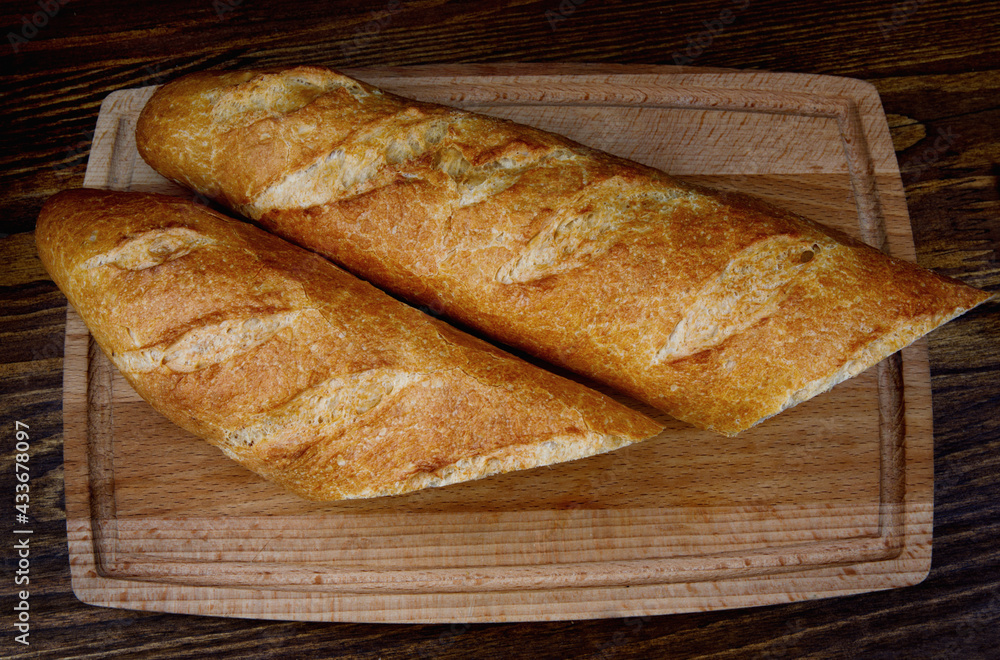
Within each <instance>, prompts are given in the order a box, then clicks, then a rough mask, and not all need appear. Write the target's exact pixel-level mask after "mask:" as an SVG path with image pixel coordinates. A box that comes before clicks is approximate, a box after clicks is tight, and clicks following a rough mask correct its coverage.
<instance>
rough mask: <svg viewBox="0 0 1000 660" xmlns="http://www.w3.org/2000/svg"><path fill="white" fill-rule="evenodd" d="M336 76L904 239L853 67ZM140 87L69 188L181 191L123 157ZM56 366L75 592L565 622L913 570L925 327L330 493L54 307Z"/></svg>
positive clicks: (929, 502) (904, 252)
mask: <svg viewBox="0 0 1000 660" xmlns="http://www.w3.org/2000/svg"><path fill="white" fill-rule="evenodd" d="M348 73H350V74H351V75H354V76H356V77H358V78H361V79H364V80H367V81H369V82H372V83H374V84H376V85H380V86H382V87H383V88H385V89H388V90H390V91H394V92H397V93H400V94H404V95H408V96H412V97H417V98H421V99H424V100H431V101H439V102H444V103H448V104H452V105H457V106H461V107H465V108H470V109H474V110H478V111H482V112H487V113H491V114H495V115H500V116H504V117H508V118H512V119H515V120H519V121H522V122H525V123H529V124H534V125H536V126H540V127H542V128H546V129H550V130H553V131H556V132H559V133H563V134H566V135H569V136H571V137H573V138H575V139H577V140H579V141H580V142H583V143H585V144H588V145H591V146H594V147H599V148H602V149H605V150H607V151H611V152H614V153H616V154H619V155H622V156H626V157H629V158H632V159H634V160H638V161H640V162H643V163H647V164H649V165H653V166H656V167H659V168H662V169H664V170H666V171H668V172H671V173H674V174H678V175H683V176H685V177H687V178H689V179H691V180H693V181H696V182H699V183H705V184H710V185H714V186H716V187H721V188H727V189H738V190H743V191H747V192H751V193H756V194H758V195H760V196H762V197H765V198H767V199H769V200H771V201H773V202H776V203H778V204H780V205H783V206H786V207H788V208H790V209H792V210H794V211H797V212H799V213H802V214H804V215H806V216H808V217H811V218H814V219H816V220H819V221H821V222H824V223H826V224H829V225H833V226H835V227H837V228H839V229H842V230H844V231H847V232H848V233H851V234H854V235H856V236H860V237H862V238H864V239H865V240H867V241H868V242H870V243H873V244H876V245H879V246H881V247H883V248H884V249H887V250H888V251H889V252H890V253H891V254H893V255H895V256H899V257H903V258H905V259H909V260H913V259H914V251H913V242H912V237H911V234H910V224H909V218H908V216H907V211H906V204H905V199H904V195H903V189H902V184H901V180H900V175H899V171H898V169H897V165H896V161H895V156H894V153H893V149H892V143H891V141H890V138H889V131H888V127H887V124H886V120H885V116H884V114H883V111H882V108H881V104H880V101H879V98H878V95H877V93H876V91H875V89H874V88H873V87H872V86H870V85H868V84H866V83H863V82H860V81H857V80H849V79H843V78H832V77H825V76H815V75H799V74H778V73H765V72H732V71H717V70H690V69H680V68H675V67H616V68H610V67H605V66H602V67H600V68H595V67H586V66H563V67H554V66H552V65H544V66H542V65H518V66H457V65H456V66H435V67H418V68H408V69H379V70H355V71H350V72H348ZM151 93H152V88H143V89H132V90H123V91H120V92H116V93H114V94H112V95H111V96H109V97H108V98H107V100H106V101H105V102H104V105H103V106H102V108H101V113H100V117H99V119H98V124H97V129H96V133H95V137H94V143H93V148H92V151H91V156H90V162H89V165H88V168H87V176H86V182H85V185H86V186H88V187H96V188H112V189H118V190H138V191H160V192H168V193H171V194H176V195H186V196H191V193H189V192H186V191H184V190H181V189H180V188H178V187H176V186H174V185H172V184H170V183H168V182H167V181H165V180H164V179H162V178H160V177H159V176H158V175H157V174H155V173H154V172H153V171H152V170H150V169H149V167H147V166H146V165H145V163H143V162H142V160H141V159H140V158H139V156H138V154H137V152H136V149H135V142H134V136H133V131H134V127H135V121H136V117H137V116H138V113H139V111H140V110H141V108H142V106H143V104H144V103H145V101H146V100H147V99H148V98H149V95H150V94H151ZM607 313H609V314H614V313H615V310H614V309H609V310H607ZM65 364H66V376H65V404H64V415H65V458H66V510H67V527H68V532H69V550H70V561H71V566H72V576H73V588H74V590H75V592H76V594H77V596H78V597H79V598H80V599H81V600H83V601H84V602H87V603H93V604H95V605H105V606H112V607H125V608H135V609H143V610H154V611H165V612H182V613H193V614H208V615H217V616H239V617H260V618H274V619H294V620H327V621H382V622H480V621H523V620H552V619H583V618H595V617H619V616H636V615H652V614H662V613H670V612H684V611H691V610H707V609H719V608H733V607H744V606H751V605H763V604H769V603H780V602H787V601H796V600H803V599H808V598H820V597H826V596H836V595H842V594H851V593H858V592H865V591H872V590H878V589H888V588H893V587H903V586H907V585H912V584H915V583H917V582H919V581H920V580H922V579H923V578H924V576H925V575H926V574H927V571H928V570H929V568H930V560H931V519H932V508H933V469H932V431H931V407H930V402H931V401H930V377H929V369H928V363H927V350H926V346H925V344H924V343H923V342H918V343H917V344H915V345H914V346H912V347H910V348H908V349H905V350H904V351H903V352H902V353H901V355H897V356H896V357H894V358H892V359H890V360H886V361H885V362H883V363H882V364H881V365H879V366H878V367H875V368H873V369H871V370H869V371H868V372H866V373H864V374H862V375H860V376H859V377H857V378H855V379H853V380H850V381H848V382H846V383H843V384H841V385H838V386H837V387H836V388H835V389H834V390H832V391H831V392H829V393H827V394H824V395H822V396H820V397H817V398H816V399H813V400H811V401H808V402H806V403H804V404H802V405H800V406H798V407H796V408H794V409H792V410H790V411H788V412H785V413H783V414H782V415H779V416H778V417H776V418H774V419H772V420H769V421H768V422H766V423H764V424H763V425H761V426H759V427H757V428H755V429H752V430H750V431H747V432H745V433H743V434H740V435H739V436H737V437H735V438H724V437H722V436H719V435H715V434H712V433H708V432H703V431H698V430H695V429H693V428H691V427H689V426H687V425H685V424H682V423H679V422H676V421H672V420H667V429H666V430H665V431H664V432H663V433H662V434H661V435H660V436H658V437H657V438H655V439H652V440H649V441H647V442H645V443H641V444H639V445H635V446H632V447H628V448H626V449H623V450H620V451H617V452H614V453H611V454H607V455H603V456H596V457H593V458H588V459H584V460H580V461H576V462H572V463H568V464H563V465H559V466H555V467H544V468H538V469H535V470H530V471H527V472H523V473H516V474H511V475H504V476H499V477H493V478H489V479H485V480H481V481H477V482H472V483H466V484H458V485H455V486H449V487H447V488H439V489H432V490H428V491H424V492H419V493H415V494H411V495H406V496H400V497H392V498H382V499H376V500H369V501H354V502H346V503H334V504H317V503H310V502H305V501H302V500H299V499H297V498H295V497H294V496H291V495H288V494H286V493H284V492H282V491H281V490H279V489H278V488H277V487H275V486H272V485H271V484H269V483H267V482H265V481H262V480H261V479H259V478H258V477H256V476H255V475H253V474H252V473H250V472H248V471H246V470H244V469H243V468H242V467H240V466H239V465H237V464H236V463H233V462H231V461H230V460H228V459H227V458H225V457H224V456H223V455H222V453H221V452H219V451H218V450H216V449H215V448H213V447H211V446H209V445H208V444H206V443H204V442H202V441H200V440H198V439H196V438H194V437H192V436H191V435H189V434H188V433H186V432H184V431H183V430H181V429H179V428H177V427H176V426H174V425H173V424H171V423H170V422H168V421H167V420H166V419H164V418H162V417H161V416H159V415H158V414H157V413H156V412H154V411H153V410H152V408H150V407H149V406H148V405H147V404H146V403H145V402H144V401H142V400H141V399H140V398H139V397H138V396H137V395H136V394H135V393H134V392H133V391H132V389H131V388H130V387H129V385H128V384H127V383H126V382H125V380H124V379H123V378H122V377H121V376H120V375H119V374H118V373H117V371H116V370H115V369H114V367H113V366H111V364H110V363H109V362H108V360H107V359H106V358H105V357H104V355H103V354H102V353H101V351H100V349H99V348H97V347H96V345H95V344H94V343H93V341H92V340H91V338H90V336H89V334H88V332H87V329H86V327H85V326H84V325H83V324H82V322H81V321H80V319H79V317H78V316H77V315H76V314H75V312H73V310H72V309H71V310H70V311H69V315H68V319H67V326H66V360H65ZM633 405H637V406H638V405H639V404H635V403H633ZM640 407H642V406H640ZM642 408H643V409H645V410H648V409H647V408H644V407H642Z"/></svg>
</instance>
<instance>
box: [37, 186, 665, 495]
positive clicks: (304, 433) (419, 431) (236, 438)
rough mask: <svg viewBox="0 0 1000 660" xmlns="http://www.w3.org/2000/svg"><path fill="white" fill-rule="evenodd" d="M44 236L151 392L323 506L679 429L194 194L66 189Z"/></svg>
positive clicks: (107, 341) (51, 261) (85, 308)
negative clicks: (209, 206)
mask: <svg viewBox="0 0 1000 660" xmlns="http://www.w3.org/2000/svg"><path fill="white" fill-rule="evenodd" d="M36 241H37V244H38V251H39V255H40V256H41V259H42V263H43V264H44V265H45V268H46V269H47V270H48V272H49V273H50V274H51V275H52V278H53V280H54V281H55V282H56V284H57V285H58V286H59V288H60V289H61V290H62V291H63V292H64V293H65V294H66V296H67V298H69V301H70V303H71V304H72V305H73V307H74V308H75V309H76V310H77V312H78V313H79V314H80V316H81V317H82V318H83V320H84V321H85V322H86V324H87V327H88V328H90V331H91V333H92V334H93V336H94V339H95V340H97V342H98V344H100V346H101V348H102V349H103V350H104V352H105V353H106V354H107V355H108V356H109V357H110V359H111V361H112V362H113V363H114V364H115V366H116V367H117V368H118V369H119V370H120V371H121V372H122V374H123V375H124V376H125V378H126V379H127V380H128V381H129V383H131V385H132V387H134V388H135V390H136V392H138V393H139V394H140V395H141V396H142V397H143V398H144V399H145V400H146V401H148V402H149V403H150V404H151V405H152V406H153V407H154V408H155V409H157V410H158V411H160V412H161V413H162V414H163V415H165V416H166V417H168V418H169V419H171V420H172V421H174V422H175V423H177V424H178V425H180V426H182V427H184V428H186V429H187V430H189V431H191V432H192V433H194V434H196V435H198V436H200V437H202V438H204V439H205V440H207V441H209V442H210V443H212V444H214V445H216V446H218V447H219V448H221V449H222V451H223V452H225V453H226V454H227V455H228V456H230V457H231V458H233V459H235V460H237V461H239V462H240V463H242V464H243V465H244V466H246V467H247V468H249V469H250V470H253V471H254V472H256V473H258V474H260V475H262V476H264V477H265V478H267V479H270V480H271V481H274V482H276V483H278V484H280V485H281V486H284V487H285V488H287V489H289V490H291V491H293V492H295V493H297V494H298V495H300V496H302V497H305V498H309V499H314V500H336V499H344V498H359V497H375V496H380V495H392V494H398V493H405V492H409V491H413V490H417V489H420V488H426V487H430V486H443V485H446V484H451V483H456V482H460V481H467V480H469V479H477V478H480V477H484V476H487V475H490V474H496V473H501V472H510V471H513V470H522V469H526V468H531V467H535V466H539V465H548V464H551V463H556V462H560V461H568V460H573V459H577V458H581V457H584V456H590V455H593V454H598V453H602V452H606V451H610V450H613V449H617V448H619V447H622V446H625V445H628V444H630V443H632V442H636V441H638V440H642V439H644V438H647V437H649V436H652V435H654V434H656V433H657V432H659V431H660V429H661V426H660V425H659V424H657V423H656V422H654V421H653V420H651V419H649V418H648V417H646V416H645V415H642V414H640V413H638V412H635V411H633V410H632V409H630V408H628V407H626V406H624V405H622V404H619V403H617V402H615V401H613V400H612V399H610V398H608V397H606V396H604V395H602V394H599V393H597V392H595V391H593V390H591V389H589V388H587V387H584V386H583V385H580V384H578V383H575V382H572V381H570V380H567V379H565V378H561V377H559V376H556V375H554V374H551V373H549V372H546V371H544V370H542V369H540V368H538V367H535V366H533V365H530V364H528V363H526V362H524V361H522V360H519V359H516V358H514V357H512V356H509V355H507V354H506V353H504V352H502V351H500V350H499V349H497V348H495V347H493V346H491V345H489V344H487V343H485V342H483V341H481V340H479V339H475V338H473V337H470V336H468V335H466V334H464V333H461V332H459V331H457V330H455V329H454V328H452V327H451V326H449V325H448V324H446V323H444V322H441V321H438V320H436V319H433V318H431V317H429V316H427V315H426V314H423V313H421V312H419V311H417V310H415V309H413V308H411V307H409V306H408V305H406V304H404V303H402V302H399V301H398V300H395V299H393V298H391V297H390V296H388V295H387V294H385V293H383V292H382V291H379V290H378V289H376V288H375V287H373V286H371V285H370V284H368V283H366V282H362V281H360V280H358V279H357V278H355V277H354V276H352V275H349V274H347V273H345V272H344V271H342V270H340V269H339V268H337V267H336V266H334V265H333V264H331V263H330V262H328V261H326V260H325V259H323V258H322V257H320V256H318V255H316V254H313V253H311V252H307V251H305V250H303V249H301V248H298V247H296V246H294V245H291V244H290V243H287V242H285V241H283V240H281V239H279V238H277V237H275V236H272V235H270V234H268V233H266V232H264V231H261V230H260V229H257V228H256V227H253V226H251V225H249V224H247V223H244V222H239V221H235V220H231V219H228V218H225V217H223V216H221V215H219V214H217V213H215V212H214V211H211V210H208V209H206V208H204V207H201V206H198V205H196V204H194V203H192V202H189V201H186V200H182V199H179V198H174V197H167V196H163V195H153V194H141V193H119V192H106V191H98V190H74V191H67V192H63V193H60V194H58V195H56V196H54V197H53V198H51V199H49V200H48V201H47V202H46V204H45V206H44V207H43V209H42V212H41V215H40V217H39V219H38V225H37V230H36Z"/></svg>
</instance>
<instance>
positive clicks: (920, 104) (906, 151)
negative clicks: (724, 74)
mask: <svg viewBox="0 0 1000 660" xmlns="http://www.w3.org/2000/svg"><path fill="white" fill-rule="evenodd" d="M4 9H5V11H4V12H3V15H4V17H5V20H4V25H5V27H6V29H5V31H4V34H6V33H7V32H8V31H10V32H13V33H15V34H20V33H21V30H23V29H24V24H23V22H22V18H26V19H27V20H29V21H30V20H31V17H32V16H33V15H34V14H35V13H36V12H38V11H40V9H39V5H38V4H37V3H35V2H29V1H27V0H25V1H23V2H21V1H17V2H6V3H5V4H4ZM726 9H729V10H730V12H731V14H725V13H723V12H724V10H726ZM724 20H725V21H728V22H724ZM716 21H717V22H716ZM44 22H45V26H44V27H42V28H39V29H38V30H37V34H36V35H35V36H33V37H32V38H30V39H28V40H27V44H21V45H20V46H19V49H18V52H16V53H15V52H14V51H13V47H9V45H10V42H9V41H7V43H5V44H4V46H3V48H4V49H5V50H4V51H3V52H2V54H0V65H2V66H0V71H2V72H3V77H2V79H0V93H2V95H3V96H4V98H5V100H7V101H8V102H7V103H5V104H4V106H3V108H2V109H0V113H2V115H3V119H4V122H3V126H4V130H3V131H2V132H0V146H2V147H3V148H2V149H0V162H2V163H3V167H2V172H0V183H2V185H0V210H2V214H0V223H2V225H3V226H2V228H0V231H2V232H4V233H9V234H11V236H9V237H8V238H5V239H3V240H2V241H0V259H2V262H0V263H3V264H4V265H3V266H2V270H0V287H2V288H0V292H2V295H3V301H4V302H3V305H2V308H0V309H2V311H0V324H2V325H0V333H2V336H3V340H2V346H3V357H4V360H3V362H2V367H0V383H2V387H0V397H2V401H3V408H2V409H3V413H4V429H5V433H6V434H7V435H5V438H8V437H11V435H10V432H9V431H7V429H12V428H13V422H14V421H15V420H19V421H22V422H24V423H27V424H29V425H30V426H31V431H32V442H31V463H30V467H31V473H32V480H31V489H32V490H31V495H32V499H31V507H32V508H31V514H32V518H31V524H32V525H33V530H34V535H33V537H32V546H31V549H32V550H31V551H32V555H31V585H30V587H29V588H30V589H31V608H32V610H31V616H32V618H31V625H32V627H31V637H30V640H31V644H32V645H31V646H30V647H24V646H21V645H18V644H17V643H16V642H15V641H14V640H13V635H12V634H11V633H12V631H13V627H12V624H13V622H14V621H13V617H12V616H11V612H10V611H8V612H6V613H5V614H4V616H5V617H6V618H5V622H6V623H7V625H6V626H5V627H4V636H3V639H2V641H0V654H3V655H4V656H8V655H10V656H13V657H34V656H35V655H38V654H41V655H42V656H45V657H52V656H55V657H80V656H89V657H95V656H100V655H101V654H103V653H110V652H127V653H131V654H133V655H139V654H142V655H143V656H144V657H164V658H176V657H203V656H204V655H206V653H211V654H212V655H215V656H219V657H254V656H257V657H268V656H285V657H290V656H295V657H363V658H379V657H381V658H412V657H435V658H437V657H441V658H449V657H453V658H465V657H476V656H484V657H485V656H489V657H525V656H526V655H528V656H531V657H537V658H548V657H551V658H562V657H589V658H610V657H635V658H658V657H706V656H710V657H719V658H723V657H734V658H735V657H795V656H800V655H811V656H813V657H963V658H975V657H995V654H996V648H997V647H998V644H997V642H998V641H1000V639H998V633H997V630H998V629H1000V595H998V592H1000V555H998V554H997V544H996V539H997V538H998V536H1000V497H998V494H1000V493H998V486H997V480H998V474H1000V458H998V455H1000V454H998V452H1000V415H998V414H997V409H998V407H1000V352H998V350H997V348H996V346H997V343H998V340H1000V304H998V303H997V302H996V301H992V302H990V303H988V304H987V305H984V306H983V307H981V308H980V309H978V310H976V311H974V312H973V313H972V314H970V315H968V316H966V317H964V318H962V319H960V320H959V321H957V322H955V323H952V324H949V325H947V326H945V327H944V328H942V329H941V330H939V331H937V332H935V333H934V334H933V335H932V336H931V337H930V339H929V342H928V345H929V352H930V363H931V373H932V376H933V380H932V385H933V407H934V459H935V464H934V467H935V510H934V554H933V563H932V568H931V572H930V575H929V576H928V578H927V579H926V580H925V581H923V582H922V583H921V584H919V585H917V586H914V587H908V588H905V589H899V590H891V591H885V592H879V593H874V594H865V595H860V596H850V597H843V598H835V599H829V600H816V601H809V602H803V603H794V604H789V605H775V606H768V607H762V608H750V609H741V610H731V611H720V612H703V613H689V614H680V615H669V616H656V617H633V618H626V619H608V620H603V621H587V622H572V621H568V622H551V623H522V624H509V625H486V624H474V625H465V624H448V625H423V624H421V625H382V624H376V625H365V624H322V623H320V624H317V623H294V622H292V623H281V622H266V621H253V620H245V621H241V620H229V619H217V618H210V617H189V616H181V615H164V614H151V613H137V612H131V611H127V610H118V609H107V608H97V607H91V606H87V605H84V604H82V603H80V602H79V601H77V600H76V599H75V597H74V596H73V595H72V592H71V590H70V578H69V566H68V554H67V546H66V528H65V509H64V506H65V505H64V495H63V454H62V451H63V439H62V413H61V399H62V374H63V354H62V351H63V349H62V341H63V337H64V319H65V299H64V298H63V296H62V295H61V294H60V293H59V292H58V291H57V290H56V289H55V287H54V286H53V285H52V283H51V281H50V280H49V279H48V277H47V275H46V274H45V273H44V271H43V270H42V269H41V266H40V264H39V263H38V260H37V257H36V256H35V254H34V250H33V245H32V241H31V237H30V235H29V234H25V233H23V232H27V231H30V230H31V228H32V227H33V224H34V218H35V216H36V215H37V212H38V209H39V208H40V206H41V204H42V202H43V201H44V199H45V198H46V197H47V196H49V195H50V194H52V193H54V192H56V191H58V190H60V189H63V188H68V187H75V186H79V185H81V183H82V181H83V172H84V168H85V165H86V161H87V157H88V155H89V149H90V139H91V132H92V131H93V129H94V122H95V120H96V117H97V111H98V107H99V105H100V102H101V100H102V99H103V98H104V97H106V96H107V94H109V93H110V92H112V91H115V90H117V89H122V88H128V87H138V86H142V85H149V84H156V83H158V82H163V81H166V80H169V79H172V78H174V77H176V76H178V75H181V74H183V73H187V72H190V71H195V70H200V69H203V68H208V67H216V68H218V67H225V68H229V67H236V66H251V65H275V64H289V63H299V62H305V63H319V64H327V65H331V66H335V67H359V66H392V65H411V64H428V63H434V64H440V63H447V62H466V63H472V62H552V63H555V62H559V63H567V62H580V63H584V62H586V63H592V62H600V63H604V64H607V65H609V66H611V67H614V66H618V65H623V64H629V65H636V64H674V63H675V55H677V56H680V57H690V58H691V59H692V61H691V62H689V64H691V65H693V66H697V67H727V68H728V67H733V68H741V69H747V68H759V69H764V70H771V71H798V72H806V73H819V74H830V75H840V76H853V77H858V78H861V79H864V80H867V81H868V82H870V83H872V84H874V85H875V87H876V89H877V90H878V91H879V94H880V95H881V99H882V103H883V106H884V108H885V112H886V114H887V116H888V119H889V124H890V128H891V134H892V138H893V142H894V146H895V150H896V157H897V160H898V162H899V165H900V169H901V172H902V178H903V185H904V188H905V194H906V202H907V206H908V210H909V214H910V217H911V221H912V226H913V232H914V239H915V244H916V257H917V260H918V262H919V263H921V264H922V265H924V266H927V267H931V268H934V269H937V270H939V271H940V272H943V273H945V274H948V275H953V276H956V277H959V278H961V279H963V280H965V281H967V282H969V283H970V284H973V285H976V286H980V287H983V288H987V289H990V290H993V291H997V290H998V289H1000V267H998V259H997V247H998V245H1000V220H998V218H1000V190H998V176H1000V166H998V161H1000V104H998V102H997V99H998V98H1000V31H998V30H996V25H997V24H998V22H1000V7H998V6H997V5H996V4H995V3H988V2H973V3H965V2H956V1H945V2H935V3H929V2H917V3H906V2H900V3H895V4H893V3H884V4H869V3H861V2H843V3H837V2H831V3H823V4H822V5H810V4H808V3H768V2H754V1H753V0H751V2H745V1H742V0H741V1H740V2H719V3H717V4H705V3H695V2H680V3H672V4H670V5H666V4H662V5H661V4H656V3H646V2H639V1H638V0H636V1H621V2H619V1H614V0H586V1H585V2H577V1H575V0H574V1H572V2H569V1H567V2H554V1H553V2H502V1H498V2H481V3H468V4H464V5H463V4H459V3H446V2H440V1H421V0H415V1H413V2H407V1H406V0H400V2H399V3H398V4H394V3H392V2H382V1H381V0H378V1H374V2H366V3H358V4H355V3H343V2H332V3H322V4H320V3H315V4H312V3H304V2H300V1H298V0H296V1H295V2H290V1H289V2H272V3H264V2H254V1H253V0H244V1H243V2H232V1H231V0H227V1H226V2H221V1H220V2H208V1H197V2H186V3H182V2H170V1H167V2H161V3H157V4H155V5H149V6H146V5H144V4H142V3H134V2H124V1H123V0H113V1H110V2H101V3H97V2H93V3H87V2H85V1H83V0H81V2H79V3H75V2H74V3H67V4H65V5H63V6H61V8H60V9H59V11H58V13H56V15H54V16H52V17H48V18H45V21H44ZM706 24H708V25H706ZM720 26H721V27H720ZM8 47H9V49H8ZM10 99H14V101H13V102H12V101H10ZM5 442H6V441H5ZM5 446H7V445H6V444H5ZM3 461H4V465H5V468H4V472H3V477H0V493H4V494H5V498H9V499H7V501H8V502H10V503H11V504H8V506H9V507H10V506H12V499H13V493H14V479H13V476H12V475H13V461H14V459H13V456H12V455H11V453H10V452H7V453H5V454H4V456H3ZM7 515H13V513H12V512H11V513H9V514H7ZM7 520H10V519H9V518H7ZM8 528H9V526H8ZM6 538H8V539H10V536H9V535H8V536H7V537H6ZM8 545H10V544H9V543H7V544H5V547H6V546H8ZM3 557H4V561H5V562H6V563H5V565H6V566H9V567H11V568H12V567H13V555H12V553H11V551H10V550H9V549H8V550H5V552H4V555H3ZM14 588H15V585H14V584H13V582H12V581H7V582H5V584H4V587H3V594H4V595H5V596H8V595H9V594H12V593H13V591H14ZM4 602H11V603H12V602H13V600H12V599H10V598H5V600H4Z"/></svg>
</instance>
